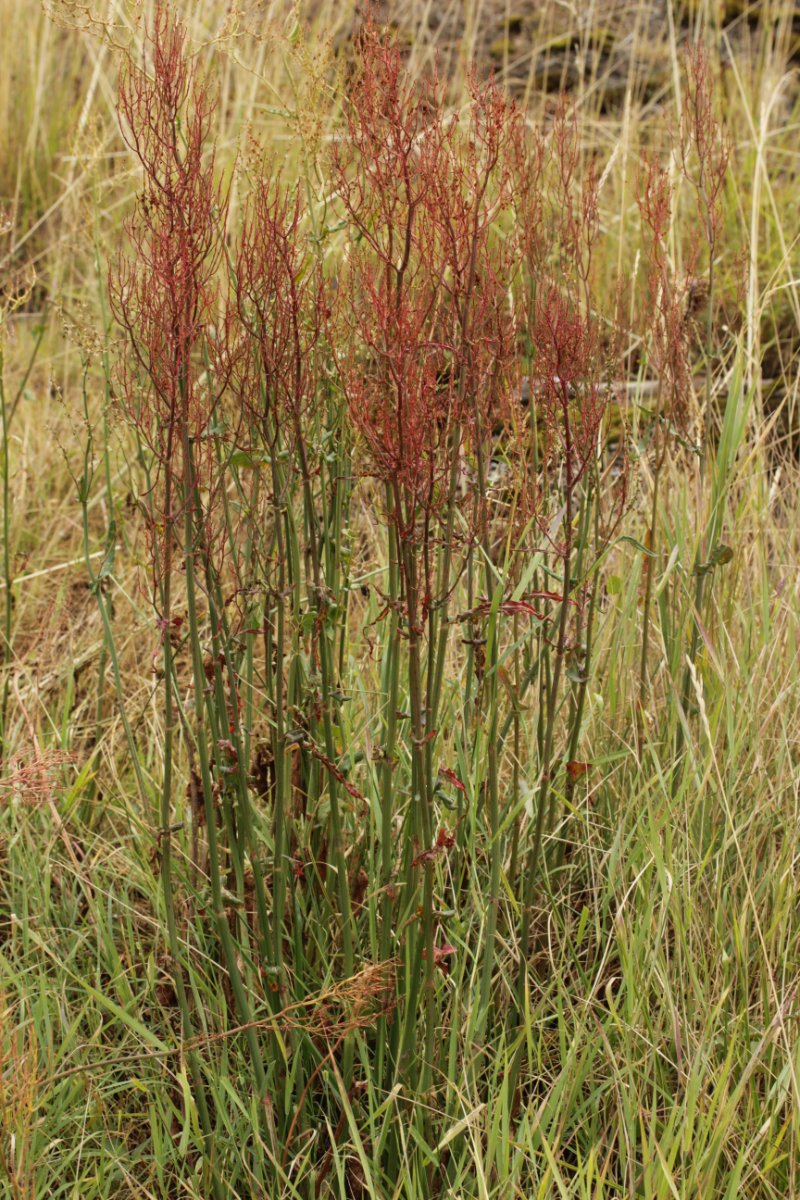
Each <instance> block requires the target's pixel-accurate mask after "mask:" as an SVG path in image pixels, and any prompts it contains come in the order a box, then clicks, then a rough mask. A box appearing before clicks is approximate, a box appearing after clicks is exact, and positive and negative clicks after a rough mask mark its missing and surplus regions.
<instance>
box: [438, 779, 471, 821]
mask: <svg viewBox="0 0 800 1200" xmlns="http://www.w3.org/2000/svg"><path fill="white" fill-rule="evenodd" d="M439 775H440V776H441V778H442V779H446V780H447V782H448V783H452V785H453V787H455V788H458V790H459V791H460V792H463V793H464V795H465V796H466V794H467V789H466V788H465V787H464V784H463V783H462V782H461V780H460V779H459V777H458V776H457V775H456V773H455V771H451V770H450V768H449V767H439ZM440 833H441V830H440Z"/></svg>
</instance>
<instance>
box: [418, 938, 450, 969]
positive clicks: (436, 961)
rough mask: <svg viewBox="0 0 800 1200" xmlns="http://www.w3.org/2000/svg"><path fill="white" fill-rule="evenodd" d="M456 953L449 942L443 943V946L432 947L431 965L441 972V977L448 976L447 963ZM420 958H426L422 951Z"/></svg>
mask: <svg viewBox="0 0 800 1200" xmlns="http://www.w3.org/2000/svg"><path fill="white" fill-rule="evenodd" d="M455 953H456V948H455V946H451V945H450V943H449V942H445V944H444V945H443V946H434V947H433V965H434V966H435V967H437V968H438V970H440V971H441V972H442V974H443V975H449V974H450V963H449V962H448V961H447V960H448V959H449V958H452V956H453V955H454V954H455ZM422 957H423V958H427V957H428V955H427V952H426V951H425V950H423V951H422Z"/></svg>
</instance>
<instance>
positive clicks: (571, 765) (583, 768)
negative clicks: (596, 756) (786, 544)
mask: <svg viewBox="0 0 800 1200" xmlns="http://www.w3.org/2000/svg"><path fill="white" fill-rule="evenodd" d="M591 765H592V764H591V763H588V762H576V761H575V760H574V759H571V760H570V762H568V763H567V775H568V776H569V777H570V779H571V780H572V782H573V783H575V782H576V781H577V780H578V779H581V778H582V776H584V775H588V773H589V769H590V767H591Z"/></svg>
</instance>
